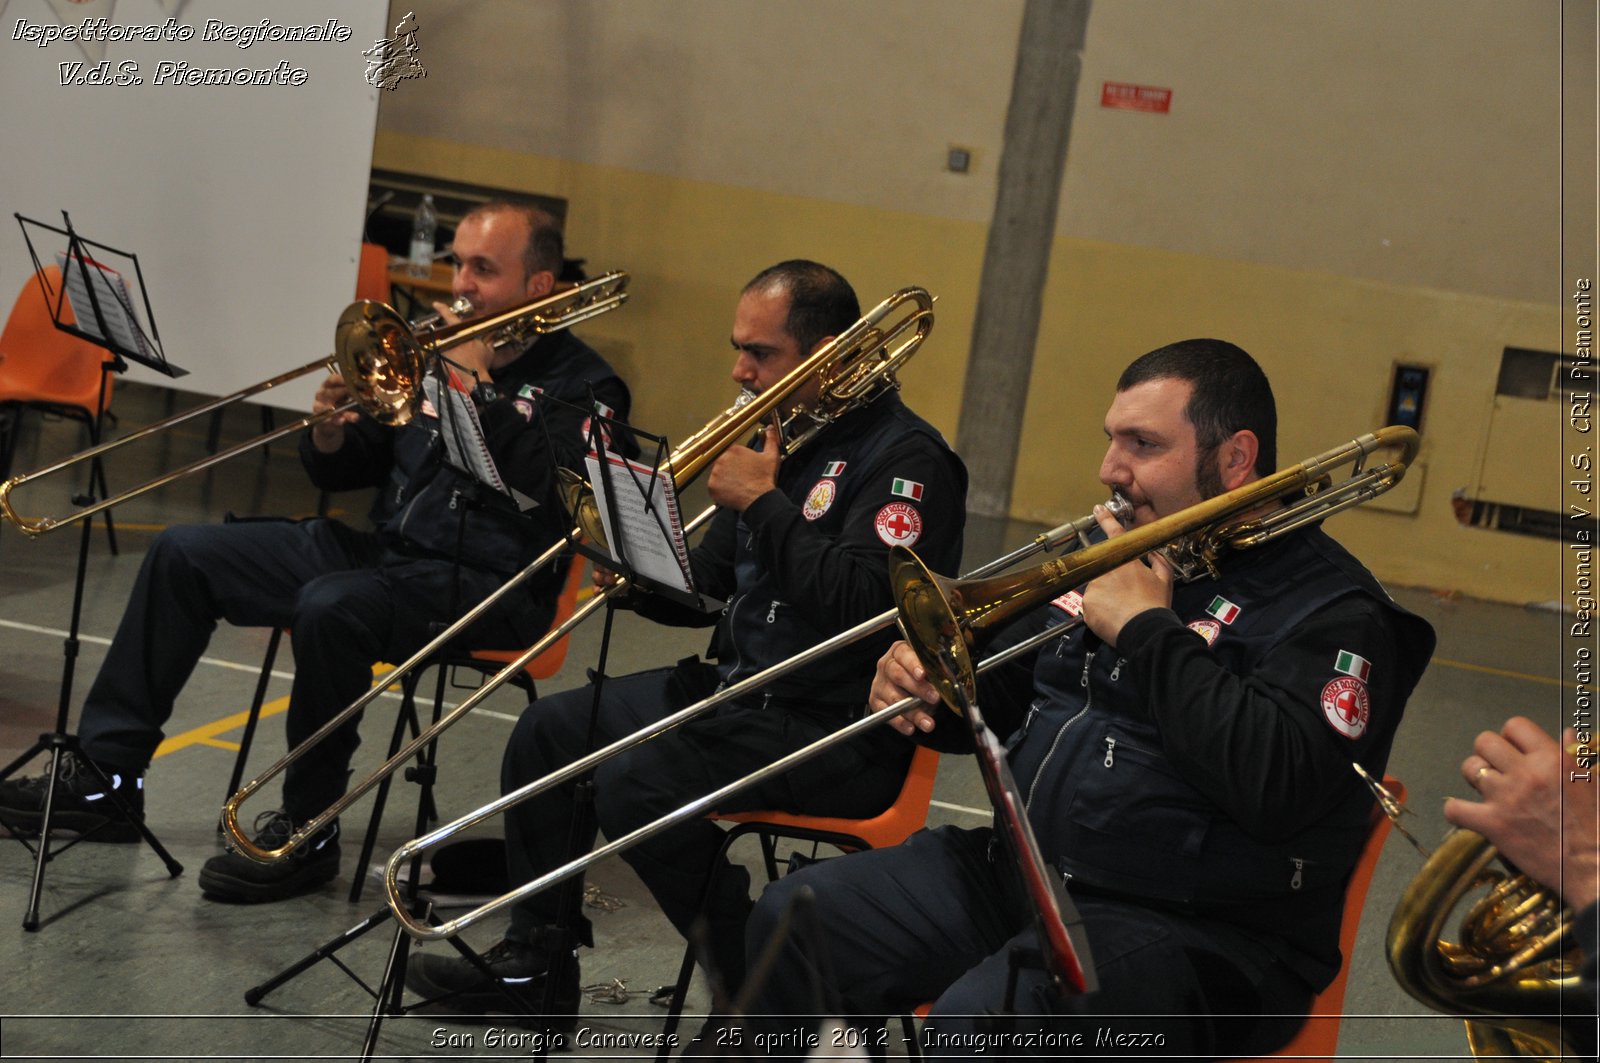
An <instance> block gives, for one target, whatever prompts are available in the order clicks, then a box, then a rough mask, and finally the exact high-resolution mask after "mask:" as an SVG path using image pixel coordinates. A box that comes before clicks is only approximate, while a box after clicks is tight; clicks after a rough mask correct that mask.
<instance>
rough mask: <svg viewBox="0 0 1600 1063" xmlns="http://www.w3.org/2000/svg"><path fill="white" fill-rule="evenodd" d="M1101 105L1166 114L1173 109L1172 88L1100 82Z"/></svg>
mask: <svg viewBox="0 0 1600 1063" xmlns="http://www.w3.org/2000/svg"><path fill="white" fill-rule="evenodd" d="M1100 106H1102V107H1115V108H1118V109H1120V110H1124V111H1152V112H1154V113H1156V114H1166V113H1167V112H1168V111H1170V110H1171V109H1172V90H1171V89H1163V88H1157V87H1156V86H1154V85H1126V84H1123V83H1122V82H1120V81H1102V82H1101V83H1100Z"/></svg>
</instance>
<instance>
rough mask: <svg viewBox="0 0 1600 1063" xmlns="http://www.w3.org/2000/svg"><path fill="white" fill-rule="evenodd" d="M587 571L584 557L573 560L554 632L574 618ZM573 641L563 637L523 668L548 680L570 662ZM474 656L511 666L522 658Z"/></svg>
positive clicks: (511, 653) (495, 653)
mask: <svg viewBox="0 0 1600 1063" xmlns="http://www.w3.org/2000/svg"><path fill="white" fill-rule="evenodd" d="M587 570H588V566H587V565H586V564H585V562H584V560H583V558H582V557H574V558H573V559H572V564H571V565H570V566H569V567H568V568H567V578H566V581H565V582H564V583H562V584H561V595H560V597H558V598H557V599H556V615H555V619H553V620H551V621H550V627H551V629H552V630H554V629H555V628H558V627H560V626H561V625H562V624H564V623H565V622H566V621H568V620H570V619H571V618H572V614H573V612H574V611H575V610H576V609H577V608H578V592H579V591H580V590H582V589H583V582H584V574H585V572H586V571H587ZM571 641H572V634H571V632H568V633H567V634H565V635H563V636H562V637H561V638H560V639H559V640H558V641H557V642H556V643H555V645H553V646H551V647H550V648H549V649H547V650H545V651H544V652H543V653H541V654H539V656H537V657H535V658H534V659H533V660H531V661H529V662H528V663H527V664H526V665H524V666H523V669H522V670H523V671H524V672H526V673H527V674H528V676H529V678H532V679H549V678H550V677H551V676H553V675H555V674H556V673H557V672H559V671H561V666H562V665H563V664H565V663H566V660H567V646H568V644H569V643H571ZM472 656H473V657H474V658H476V659H477V660H480V661H498V662H499V663H501V664H508V663H510V662H511V661H514V660H516V659H517V658H518V657H520V656H521V654H520V653H519V652H518V651H516V650H473V651H472Z"/></svg>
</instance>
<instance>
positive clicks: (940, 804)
mask: <svg viewBox="0 0 1600 1063" xmlns="http://www.w3.org/2000/svg"><path fill="white" fill-rule="evenodd" d="M928 804H930V805H932V806H933V807H934V808H942V809H944V810H945V811H946V812H961V813H964V814H966V815H969V816H982V817H983V818H984V819H990V818H992V817H993V816H994V809H992V808H971V807H969V806H967V805H952V804H951V803H950V802H949V801H929V802H928Z"/></svg>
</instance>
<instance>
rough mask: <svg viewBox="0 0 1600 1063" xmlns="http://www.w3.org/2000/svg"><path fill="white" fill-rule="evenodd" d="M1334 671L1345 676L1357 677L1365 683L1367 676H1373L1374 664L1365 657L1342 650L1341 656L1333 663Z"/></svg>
mask: <svg viewBox="0 0 1600 1063" xmlns="http://www.w3.org/2000/svg"><path fill="white" fill-rule="evenodd" d="M1333 669H1334V671H1336V672H1343V673H1344V674H1345V675H1352V676H1355V677H1356V678H1357V679H1359V680H1361V681H1362V682H1363V683H1365V682H1366V681H1367V676H1369V675H1371V674H1372V662H1371V661H1369V660H1367V659H1366V658H1365V657H1360V656H1357V655H1356V654H1354V653H1351V652H1350V651H1349V650H1340V651H1339V656H1338V657H1337V658H1335V660H1334V662H1333Z"/></svg>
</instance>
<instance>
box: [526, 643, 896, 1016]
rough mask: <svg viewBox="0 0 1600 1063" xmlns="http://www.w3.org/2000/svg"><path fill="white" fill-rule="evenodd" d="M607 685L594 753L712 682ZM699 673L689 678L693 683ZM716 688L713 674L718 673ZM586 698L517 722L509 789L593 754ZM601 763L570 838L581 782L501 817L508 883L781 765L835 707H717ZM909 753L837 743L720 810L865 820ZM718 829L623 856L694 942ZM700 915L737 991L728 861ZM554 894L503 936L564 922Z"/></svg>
mask: <svg viewBox="0 0 1600 1063" xmlns="http://www.w3.org/2000/svg"><path fill="white" fill-rule="evenodd" d="M680 667H683V669H684V673H686V674H684V673H680V674H679V675H678V676H676V677H675V676H674V671H675V669H672V668H663V669H658V670H655V671H650V672H641V673H638V674H636V675H630V676H622V677H619V678H615V679H607V680H606V681H605V683H604V685H603V686H602V687H601V699H600V705H599V714H598V717H597V719H596V736H595V742H594V747H596V748H598V747H600V746H604V745H608V744H610V743H611V742H613V741H616V740H617V739H619V738H622V737H625V736H627V735H630V734H632V733H634V732H635V731H637V730H639V729H640V728H642V727H645V726H647V725H648V724H651V723H654V722H656V721H657V720H660V719H662V718H663V717H666V716H668V715H671V714H672V713H673V712H676V711H677V710H678V709H680V708H683V707H684V706H685V705H687V704H688V703H689V702H690V701H691V700H693V699H695V698H696V697H697V695H699V694H701V693H705V692H707V691H708V689H709V687H710V686H711V684H710V683H707V682H705V681H704V679H705V678H706V672H702V671H700V670H702V669H704V670H707V671H709V666H706V665H699V664H694V665H690V666H680ZM696 673H698V674H696ZM713 678H714V674H713ZM592 704H593V688H592V687H584V688H581V689H577V690H569V691H566V692H563V693H560V694H555V695H552V696H550V697H546V698H540V699H539V700H538V701H535V702H534V703H533V704H531V705H529V706H528V708H527V709H526V710H525V711H524V712H523V714H522V719H521V720H520V721H519V722H518V723H517V726H516V728H515V729H514V730H513V732H512V735H511V741H510V743H509V744H508V745H507V747H506V753H505V762H504V766H503V768H502V772H501V788H502V790H503V791H504V792H507V793H509V792H510V791H512V790H514V789H517V788H519V787H521V786H523V785H524V784H526V783H528V782H531V781H533V780H534V779H537V778H539V777H541V776H544V775H547V774H549V773H550V772H552V771H555V770H557V769H559V768H562V767H565V766H566V765H568V764H570V763H571V762H573V761H574V760H577V759H578V758H579V757H580V756H582V755H583V754H585V753H587V752H589V751H590V749H591V747H590V744H589V742H588V732H589V721H590V715H591V705H592ZM713 712H714V714H713V715H711V716H709V717H700V718H697V719H695V720H691V721H690V722H688V723H686V724H683V725H681V726H679V727H677V728H675V729H673V730H671V731H668V732H667V733H665V734H662V735H660V736H658V737H656V738H654V739H651V740H650V741H648V742H644V743H642V744H640V745H637V746H635V747H634V748H632V749H631V750H630V751H628V752H626V753H622V754H619V755H618V756H615V757H612V758H611V759H610V760H607V761H605V762H604V763H602V764H601V765H600V766H599V767H598V768H597V769H596V770H595V773H594V822H591V823H589V824H586V825H582V826H581V827H580V830H579V832H578V834H577V836H576V837H574V835H573V833H572V830H571V826H572V823H573V819H574V816H573V814H574V811H575V802H574V796H575V793H576V784H574V783H568V784H566V785H563V786H559V787H556V788H553V789H551V790H549V791H547V792H545V793H544V794H541V795H540V796H538V797H536V798H534V799H532V800H529V801H525V802H523V803H522V804H520V805H516V806H514V807H513V808H512V809H511V811H510V812H509V813H508V815H507V817H506V851H507V855H508V863H509V871H510V875H511V881H512V882H513V883H523V882H529V881H532V880H533V879H534V878H536V877H537V876H539V875H541V874H543V873H545V872H547V871H550V870H553V869H554V868H556V867H557V866H559V865H561V864H563V863H565V862H566V861H567V859H568V858H569V856H570V855H571V854H573V853H575V852H577V853H587V852H588V851H589V850H590V849H591V848H592V843H593V840H594V831H595V827H596V826H598V828H599V829H600V830H601V831H603V832H604V834H605V836H606V837H607V838H611V839H614V838H619V837H621V836H622V835H624V834H626V833H628V832H630V831H632V830H634V829H636V828H638V827H641V826H643V825H644V824H646V823H649V822H651V821H653V820H655V819H657V818H659V817H660V816H662V815H663V814H665V813H667V812H671V811H673V810H675V809H677V808H680V807H682V806H683V805H685V804H687V803H689V802H690V801H692V800H694V799H696V798H700V797H703V796H705V795H707V794H709V793H711V792H713V791H714V790H716V789H718V788H719V787H721V786H723V785H725V784H727V783H729V782H732V781H733V780H735V779H738V778H740V777H742V776H744V775H747V774H749V773H750V772H753V771H755V770H756V769H758V768H762V767H765V766H766V765H768V764H771V763H772V762H773V761H774V760H776V759H777V758H778V757H779V756H780V755H782V754H784V753H787V752H789V751H791V750H794V749H798V748H799V747H801V746H803V745H806V744H808V743H810V742H812V741H814V740H815V739H817V738H820V737H822V736H823V735H825V734H829V733H832V732H833V731H835V730H837V729H838V728H839V727H840V726H841V725H842V724H843V723H844V722H846V721H845V719H844V716H843V714H842V713H841V712H839V711H832V712H828V711H817V712H809V711H806V710H804V709H802V708H796V707H788V708H778V707H776V706H766V705H761V704H759V703H758V704H753V705H740V706H724V707H722V708H721V709H719V710H713ZM910 753H911V747H910V744H909V743H907V742H906V741H905V739H903V738H901V737H900V736H899V735H898V734H896V733H894V732H893V731H891V730H890V729H889V728H887V727H884V728H878V729H876V730H874V731H869V732H868V733H866V734H865V735H861V736H858V737H856V738H855V739H852V740H850V741H848V742H843V743H840V744H838V745H836V746H834V747H833V748H831V749H829V750H828V751H826V752H824V753H822V754H821V755H820V756H818V757H816V758H814V759H812V760H810V761H808V762H806V763H804V764H802V765H799V766H798V767H796V768H795V769H794V770H793V771H791V772H789V773H787V774H786V775H783V776H780V777H777V778H775V779H771V780H768V781H766V782H763V783H761V784H759V785H757V786H755V787H751V788H748V789H746V790H744V791H742V792H741V793H739V794H738V795H736V796H734V797H731V798H730V799H729V800H728V801H726V802H724V803H723V804H722V806H721V807H720V808H719V809H718V811H722V812H736V811H749V810H753V809H778V810H783V811H789V812H799V813H809V814H812V815H841V816H867V815H873V814H875V813H877V812H880V811H882V810H883V809H885V808H887V807H888V806H889V804H890V803H891V802H892V801H893V800H894V798H895V797H896V796H897V795H898V794H899V792H900V787H901V784H902V783H903V782H904V781H905V773H906V767H907V765H908V763H909V760H910ZM721 840H722V828H720V827H719V826H717V825H716V824H715V823H713V822H711V821H710V820H707V819H703V818H697V819H692V820H690V821H688V822H685V823H682V824H679V825H678V826H676V827H673V828H671V829H668V830H665V831H662V832H661V833H660V834H657V835H656V836H655V837H653V838H651V839H649V840H648V841H645V842H644V843H642V844H640V845H638V846H636V847H634V848H632V849H629V850H626V851H625V852H624V854H623V858H624V859H625V860H627V861H628V863H629V864H630V865H631V866H632V867H633V869H634V870H635V871H636V872H637V873H638V874H639V877H640V878H641V879H643V880H644V883H645V885H646V886H648V887H649V889H650V892H651V894H652V895H653V896H654V897H655V899H656V902H657V903H658V904H660V906H661V910H662V911H663V912H665V913H666V916H667V918H668V919H669V920H671V922H672V925H673V926H674V927H676V928H677V929H678V931H679V933H681V934H683V935H685V936H686V937H688V936H690V934H691V931H692V929H693V927H694V923H695V920H696V917H697V916H698V914H699V911H700V902H701V897H702V894H703V892H704V890H705V886H706V881H707V879H706V874H707V871H708V869H710V867H711V864H712V860H713V858H714V857H715V855H716V852H717V849H718V846H719V845H720V844H721ZM714 881H715V889H716V892H715V894H714V895H713V896H712V897H711V898H710V903H709V904H708V905H707V925H706V931H707V942H708V944H709V948H710V957H709V963H710V965H711V966H712V967H713V969H714V971H715V974H716V975H717V976H718V977H720V978H721V980H722V982H723V984H724V985H725V986H727V987H728V988H729V991H730V992H732V991H733V990H735V989H736V988H737V987H738V985H739V983H740V981H741V979H742V973H743V968H744V925H745V920H746V918H747V917H748V915H749V911H750V882H749V875H748V873H747V872H745V870H744V869H743V868H742V867H736V866H734V865H732V864H731V863H729V862H728V861H727V860H726V859H724V860H723V861H722V863H721V865H720V866H719V868H718V873H717V875H716V876H715V880H714ZM562 895H563V891H562V889H561V887H557V888H555V889H552V890H546V891H543V892H542V893H539V894H537V895H535V896H534V897H532V898H530V899H529V900H527V901H525V902H523V903H522V904H521V905H519V906H517V907H516V908H515V909H514V910H513V914H512V919H511V929H510V930H509V931H508V932H507V937H508V938H510V939H511V940H514V941H527V940H528V939H529V937H530V935H531V933H532V931H533V930H534V928H536V927H539V926H543V925H548V924H550V923H554V922H555V921H556V920H557V917H558V915H559V914H560V905H561V897H562Z"/></svg>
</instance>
